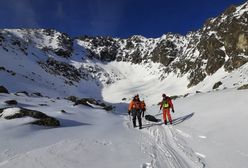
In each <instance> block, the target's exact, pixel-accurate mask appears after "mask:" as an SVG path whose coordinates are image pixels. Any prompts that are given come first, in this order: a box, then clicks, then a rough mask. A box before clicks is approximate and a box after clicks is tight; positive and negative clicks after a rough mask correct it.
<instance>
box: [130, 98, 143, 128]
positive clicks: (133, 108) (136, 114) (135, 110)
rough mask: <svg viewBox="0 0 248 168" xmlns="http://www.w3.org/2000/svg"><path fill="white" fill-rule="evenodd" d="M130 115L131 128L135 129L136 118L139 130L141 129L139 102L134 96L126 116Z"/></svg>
mask: <svg viewBox="0 0 248 168" xmlns="http://www.w3.org/2000/svg"><path fill="white" fill-rule="evenodd" d="M130 114H132V116H133V127H134V128H135V127H136V118H138V122H139V129H142V120H141V102H140V99H139V95H135V96H134V98H133V100H132V101H131V102H130V104H129V107H128V115H130Z"/></svg>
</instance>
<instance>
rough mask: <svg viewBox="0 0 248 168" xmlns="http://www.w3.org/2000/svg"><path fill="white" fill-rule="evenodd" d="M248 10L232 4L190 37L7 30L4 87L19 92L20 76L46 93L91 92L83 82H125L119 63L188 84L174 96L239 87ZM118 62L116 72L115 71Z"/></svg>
mask: <svg viewBox="0 0 248 168" xmlns="http://www.w3.org/2000/svg"><path fill="white" fill-rule="evenodd" d="M247 8H248V5H247V3H244V4H243V5H241V6H238V7H233V6H232V7H230V8H229V9H227V10H226V11H225V12H224V13H223V14H221V15H220V16H217V17H216V18H212V19H209V20H208V21H207V22H206V24H205V25H204V26H203V28H202V29H200V30H198V31H196V32H190V33H189V34H187V35H186V36H181V35H175V34H172V33H168V34H166V35H163V36H162V37H160V38H156V39H152V38H145V37H142V36H132V37H130V38H128V39H118V38H111V37H87V36H84V37H78V38H71V37H69V36H68V35H67V34H65V33H60V32H57V31H55V30H51V29H3V30H1V31H0V54H1V57H0V59H1V60H0V63H1V64H0V67H1V69H5V71H3V70H0V75H5V76H6V75H7V76H8V77H7V78H6V80H9V81H6V82H4V81H3V82H2V85H4V84H6V85H8V87H9V89H12V90H13V91H14V90H15V91H17V89H15V88H14V87H12V86H11V85H10V83H12V81H14V80H16V79H15V78H18V81H20V80H22V81H25V82H22V83H25V84H23V85H22V86H20V87H19V89H22V88H23V89H22V90H28V89H29V88H30V87H29V86H30V85H32V84H30V83H36V84H37V85H39V88H43V89H39V90H40V91H41V92H43V90H44V91H45V90H49V89H51V90H54V89H58V92H60V95H68V94H69V93H73V94H77V95H80V94H78V92H83V93H85V94H88V93H87V90H85V89H84V87H83V85H88V86H93V88H92V90H94V89H97V88H98V86H101V87H104V86H106V85H111V84H113V83H115V82H117V81H120V80H121V79H123V77H124V76H123V74H120V73H119V72H120V71H123V70H121V69H122V67H119V64H118V63H120V64H121V65H123V66H128V65H129V64H130V63H132V64H133V65H134V64H135V66H138V65H139V66H140V67H145V69H143V71H146V72H145V73H148V74H151V73H153V74H155V73H156V78H157V79H155V78H154V80H156V81H157V82H158V83H159V82H160V81H162V82H164V85H166V87H165V88H170V85H171V84H170V82H172V81H170V80H171V78H173V81H174V79H175V80H176V81H177V83H183V84H184V85H185V86H182V87H183V88H184V89H182V90H183V92H181V90H180V93H178V92H179V91H178V92H177V93H174V92H173V93H172V94H186V93H188V92H194V91H196V90H202V89H204V90H207V91H209V90H212V89H213V87H214V85H215V84H216V83H220V82H221V83H222V85H221V88H225V87H227V88H233V87H239V86H241V85H244V84H246V82H247V80H246V76H245V73H246V72H242V71H245V69H247V66H248V64H247V61H248V59H247V58H248V48H247V41H248V35H247V32H246V30H247V28H248V27H247V26H248V24H247V17H246V16H247ZM114 62H117V64H116V67H114V69H115V70H113V71H112V70H109V69H108V68H109V64H110V66H114V65H113V63H114ZM27 65H29V66H31V68H28V67H29V66H27ZM31 69H32V70H33V71H36V72H33V71H31ZM155 69H156V70H155ZM154 70H155V71H154ZM6 72H7V73H6ZM220 72H221V73H220ZM134 73H139V72H134ZM13 74H16V76H15V75H13ZM233 75H235V76H233ZM242 75H244V77H243V78H242V77H241V78H240V77H239V76H242ZM21 78H22V79H21ZM234 78H235V79H238V80H239V81H235V80H233V79H234ZM227 79H228V80H227ZM185 80H187V81H185ZM89 81H90V82H89ZM168 81H169V82H168ZM91 82H92V83H91ZM94 83H95V84H94ZM134 83H135V82H134ZM167 84H168V85H167ZM25 85H26V86H25ZM68 88H69V90H70V91H67V90H68ZM19 89H18V90H19ZM44 93H45V92H44ZM98 96H99V97H100V91H99V94H98Z"/></svg>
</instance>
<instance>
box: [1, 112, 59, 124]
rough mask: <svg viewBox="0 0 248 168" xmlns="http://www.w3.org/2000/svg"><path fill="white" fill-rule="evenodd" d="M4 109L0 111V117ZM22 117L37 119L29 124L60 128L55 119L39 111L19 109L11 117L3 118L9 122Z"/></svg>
mask: <svg viewBox="0 0 248 168" xmlns="http://www.w3.org/2000/svg"><path fill="white" fill-rule="evenodd" d="M5 109H7V108H3V109H0V115H1V113H2V112H3V111H4V110H5ZM23 117H32V118H35V119H37V120H36V121H34V122H32V123H31V124H35V125H42V126H50V127H58V126H60V122H59V120H57V119H56V118H54V117H50V116H48V115H46V114H44V113H42V112H40V111H36V110H30V109H26V108H20V110H19V112H17V113H15V114H13V115H8V116H5V117H4V118H5V119H7V120H11V119H15V118H23Z"/></svg>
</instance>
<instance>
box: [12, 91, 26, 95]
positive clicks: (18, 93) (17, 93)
mask: <svg viewBox="0 0 248 168" xmlns="http://www.w3.org/2000/svg"><path fill="white" fill-rule="evenodd" d="M15 95H16V96H23V95H24V96H29V94H28V92H26V91H20V92H16V93H15Z"/></svg>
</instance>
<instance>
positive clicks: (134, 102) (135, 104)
mask: <svg viewBox="0 0 248 168" xmlns="http://www.w3.org/2000/svg"><path fill="white" fill-rule="evenodd" d="M132 109H136V110H139V109H141V102H140V101H139V100H132V101H131V103H130V104H129V107H128V111H131V110H132Z"/></svg>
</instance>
